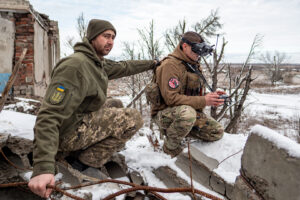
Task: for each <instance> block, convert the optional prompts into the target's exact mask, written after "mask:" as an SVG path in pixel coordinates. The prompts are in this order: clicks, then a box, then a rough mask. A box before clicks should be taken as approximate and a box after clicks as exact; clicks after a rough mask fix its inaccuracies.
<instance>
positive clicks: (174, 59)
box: [151, 45, 224, 152]
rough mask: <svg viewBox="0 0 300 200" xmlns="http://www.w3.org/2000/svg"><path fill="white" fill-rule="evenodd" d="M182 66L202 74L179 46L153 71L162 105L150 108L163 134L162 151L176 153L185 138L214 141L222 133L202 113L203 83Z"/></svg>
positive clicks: (218, 127) (214, 122) (203, 101)
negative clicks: (190, 67) (166, 150)
mask: <svg viewBox="0 0 300 200" xmlns="http://www.w3.org/2000/svg"><path fill="white" fill-rule="evenodd" d="M185 63H190V64H191V65H193V66H196V67H197V68H198V69H199V70H200V71H201V67H200V66H199V64H198V63H197V62H194V61H192V60H191V59H189V58H188V57H187V56H186V55H185V54H184V53H183V51H182V50H181V49H180V46H179V45H178V46H177V48H176V49H175V50H174V52H173V53H172V54H170V55H168V57H167V58H166V59H165V60H163V62H162V64H161V65H160V66H159V67H158V68H157V69H156V83H157V84H158V86H159V89H160V93H161V96H162V103H161V104H160V105H152V109H151V114H152V117H153V119H154V121H155V122H156V124H157V125H158V126H159V128H160V131H161V132H162V133H163V134H164V135H165V143H164V149H168V150H169V151H172V150H173V151H176V152H178V149H179V148H180V144H181V141H182V140H183V138H184V137H186V136H188V135H189V136H191V137H196V138H198V139H202V140H205V141H215V140H218V139H220V138H221V137H222V135H223V132H224V131H223V127H222V126H221V125H220V124H219V123H218V122H216V121H215V120H214V119H212V118H211V117H208V116H206V115H205V113H203V111H202V110H203V108H204V107H205V105H206V102H205V97H204V90H205V88H204V83H203V81H202V80H200V79H199V77H198V75H197V74H195V73H192V72H190V71H188V70H187V68H186V66H185ZM179 152H180V150H179Z"/></svg>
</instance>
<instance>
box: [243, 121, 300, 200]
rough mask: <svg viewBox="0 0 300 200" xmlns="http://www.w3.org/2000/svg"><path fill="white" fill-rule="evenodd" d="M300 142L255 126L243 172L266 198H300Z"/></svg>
mask: <svg viewBox="0 0 300 200" xmlns="http://www.w3.org/2000/svg"><path fill="white" fill-rule="evenodd" d="M299 171H300V145H299V144H297V143H296V142H294V141H292V140H290V139H289V138H287V137H285V136H282V135H280V134H278V133H276V132H275V131H272V130H271V129H268V128H266V127H263V126H260V125H257V126H255V127H253V128H252V130H251V135H250V136H249V138H248V140H247V143H246V146H245V149H244V153H243V156H242V172H243V173H244V175H245V176H246V178H247V179H248V180H249V182H250V183H251V185H252V186H253V187H254V188H255V189H256V191H258V193H259V194H260V195H262V196H263V197H264V198H265V199H274V200H281V199H289V200H299V199H300V190H299V188H300V173H299Z"/></svg>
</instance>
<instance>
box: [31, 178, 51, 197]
mask: <svg viewBox="0 0 300 200" xmlns="http://www.w3.org/2000/svg"><path fill="white" fill-rule="evenodd" d="M48 184H49V185H53V186H54V184H55V179H54V175H53V174H41V175H38V176H35V177H33V178H31V179H30V181H29V183H28V187H29V188H30V190H31V191H32V192H33V193H35V194H37V195H39V196H40V197H43V198H48V197H49V196H50V194H51V192H52V189H50V188H46V186H47V185H48Z"/></svg>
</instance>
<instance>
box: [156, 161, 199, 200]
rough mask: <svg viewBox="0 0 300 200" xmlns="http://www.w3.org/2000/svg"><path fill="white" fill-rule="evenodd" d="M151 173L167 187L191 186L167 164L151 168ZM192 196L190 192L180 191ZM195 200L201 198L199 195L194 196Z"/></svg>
mask: <svg viewBox="0 0 300 200" xmlns="http://www.w3.org/2000/svg"><path fill="white" fill-rule="evenodd" d="M153 173H154V174H155V176H156V177H157V178H159V179H160V180H161V181H162V182H163V183H164V184H165V185H166V186H167V188H178V187H191V186H190V184H189V183H187V182H186V181H185V180H183V179H182V178H180V177H178V176H177V172H176V171H174V170H173V169H171V168H170V167H168V166H163V167H159V168H157V169H154V170H153ZM182 194H184V195H188V196H190V197H191V198H193V195H192V194H191V193H182ZM196 198H197V200H201V197H198V196H196Z"/></svg>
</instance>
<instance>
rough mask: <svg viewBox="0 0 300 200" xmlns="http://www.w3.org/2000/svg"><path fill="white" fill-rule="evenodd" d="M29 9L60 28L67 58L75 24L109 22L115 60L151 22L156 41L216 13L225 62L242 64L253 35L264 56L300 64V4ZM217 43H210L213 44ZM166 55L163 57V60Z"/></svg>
mask: <svg viewBox="0 0 300 200" xmlns="http://www.w3.org/2000/svg"><path fill="white" fill-rule="evenodd" d="M30 3H31V4H32V5H33V7H34V9H35V10H37V11H38V12H41V13H44V14H46V15H49V17H50V19H52V20H56V21H58V23H59V30H60V37H61V50H62V52H64V53H68V54H69V53H70V51H68V50H67V48H66V47H65V45H64V43H65V41H66V37H67V36H76V35H77V32H76V18H77V17H78V16H79V15H80V13H81V12H83V14H84V16H85V18H86V19H87V20H90V19H92V18H98V19H105V20H109V21H110V22H111V23H112V24H113V25H114V26H115V27H116V29H117V38H116V40H115V46H114V48H113V50H112V52H111V54H110V55H111V56H114V57H120V56H121V52H122V42H124V41H128V42H134V41H135V40H137V39H138V32H137V29H142V28H145V27H148V25H149V23H150V21H151V20H152V19H153V20H154V25H155V34H156V36H157V38H161V44H163V43H164V41H163V39H162V36H163V33H164V31H165V30H166V29H169V28H172V27H174V26H175V25H176V24H178V21H179V20H182V19H184V18H185V19H186V21H187V22H188V27H189V29H190V30H192V29H191V27H190V26H191V25H192V24H194V23H196V22H198V21H200V20H201V19H203V18H205V17H207V16H208V15H209V13H210V12H211V10H216V9H219V15H220V17H221V23H223V24H224V26H223V29H222V32H223V33H225V34H224V37H225V39H226V40H227V41H228V45H227V47H226V59H227V60H228V61H230V62H235V61H240V62H241V61H243V59H244V57H245V56H246V54H247V53H248V51H249V49H250V45H251V43H252V41H253V39H254V37H255V35H256V34H261V35H263V36H264V38H263V43H262V46H261V48H260V50H261V52H264V51H274V50H277V51H280V52H285V53H287V54H288V55H289V56H290V58H289V62H292V63H295V62H297V63H300V0H289V1H287V0H226V1H224V0H186V1H182V0H152V1H150V0H106V1H103V0H84V1H83V0H30ZM215 41H216V38H211V39H210V41H209V42H210V43H212V44H214V43H215ZM167 53H168V52H167V51H166V52H165V54H167Z"/></svg>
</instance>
